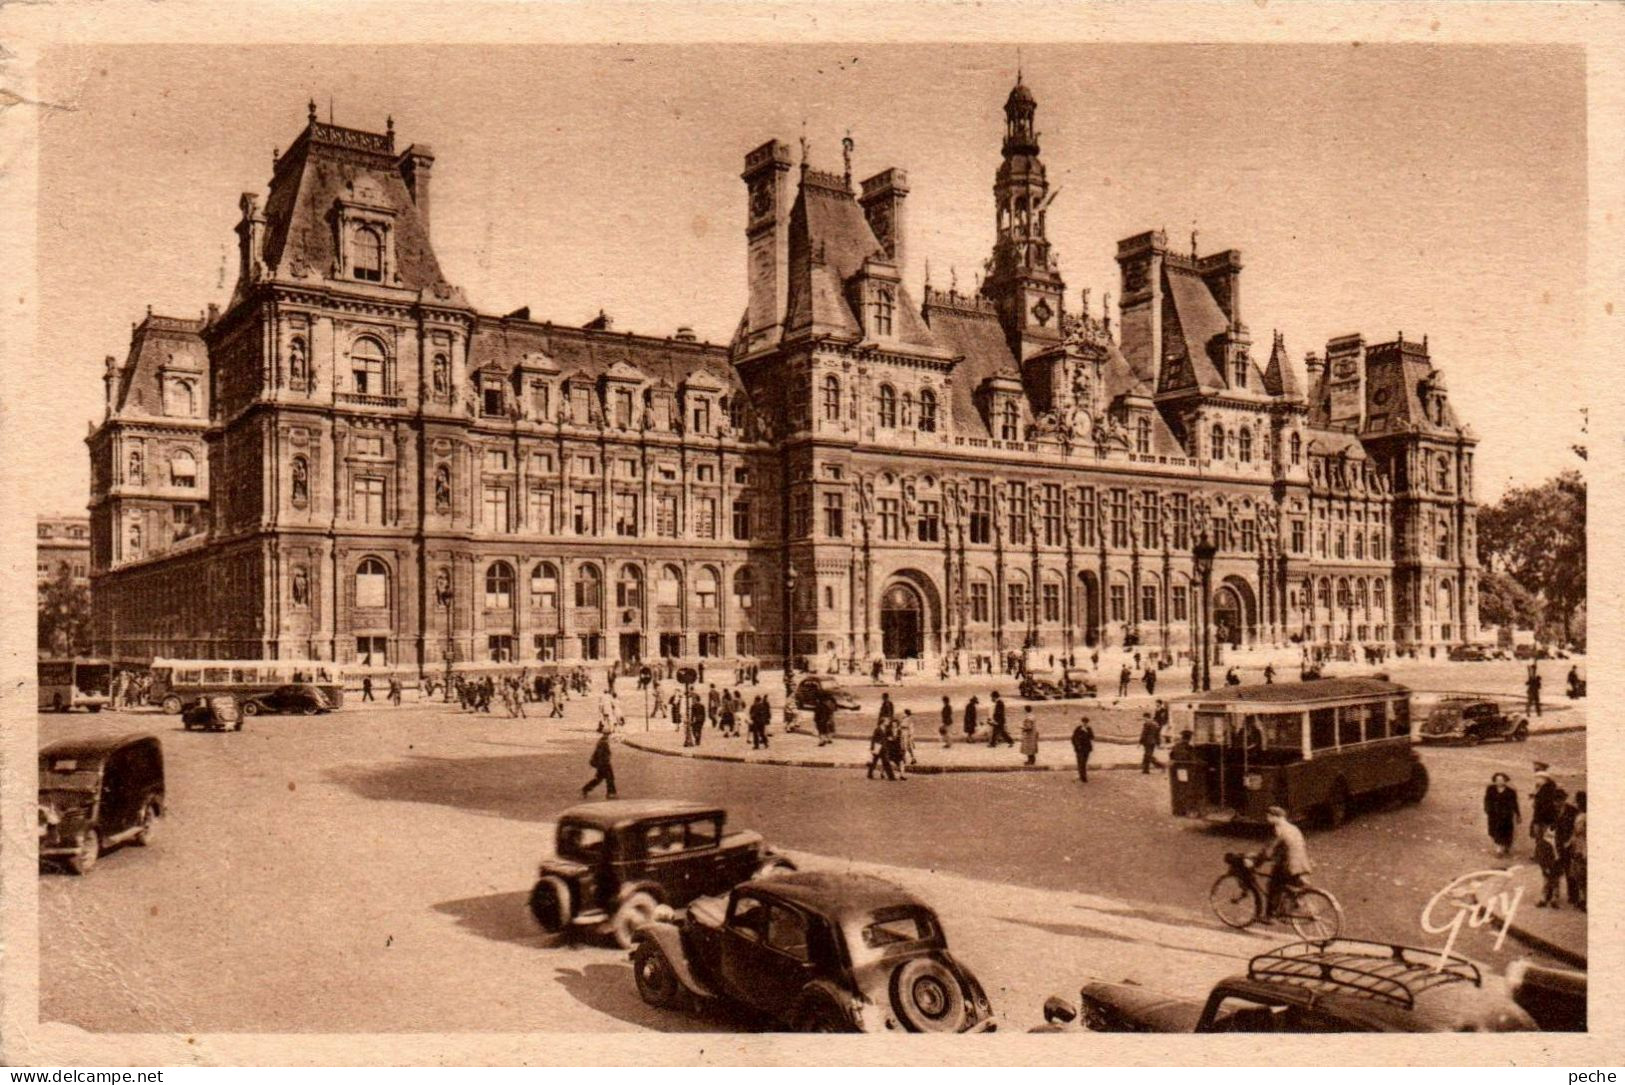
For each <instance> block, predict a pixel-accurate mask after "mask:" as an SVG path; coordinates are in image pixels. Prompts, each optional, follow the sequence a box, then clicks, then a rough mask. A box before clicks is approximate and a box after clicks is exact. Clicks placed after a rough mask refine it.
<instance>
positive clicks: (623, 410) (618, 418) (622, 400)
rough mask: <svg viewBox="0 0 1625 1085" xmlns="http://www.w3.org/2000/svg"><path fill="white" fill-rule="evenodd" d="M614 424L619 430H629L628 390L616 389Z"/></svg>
mask: <svg viewBox="0 0 1625 1085" xmlns="http://www.w3.org/2000/svg"><path fill="white" fill-rule="evenodd" d="M615 424H616V425H617V426H619V427H620V428H621V429H629V428H631V425H632V393H631V391H630V390H629V389H625V388H617V389H616V390H615Z"/></svg>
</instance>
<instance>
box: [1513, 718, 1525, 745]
mask: <svg viewBox="0 0 1625 1085" xmlns="http://www.w3.org/2000/svg"><path fill="white" fill-rule="evenodd" d="M1512 741H1513V742H1528V741H1529V721H1528V720H1519V721H1518V726H1516V727H1514V728H1513V729H1512Z"/></svg>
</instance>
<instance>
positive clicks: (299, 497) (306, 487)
mask: <svg viewBox="0 0 1625 1085" xmlns="http://www.w3.org/2000/svg"><path fill="white" fill-rule="evenodd" d="M309 500H310V469H309V468H308V467H306V466H305V458H304V457H303V456H295V457H294V460H293V503H294V504H295V505H296V506H298V507H299V508H304V507H305V504H306V503H307V502H308V501H309Z"/></svg>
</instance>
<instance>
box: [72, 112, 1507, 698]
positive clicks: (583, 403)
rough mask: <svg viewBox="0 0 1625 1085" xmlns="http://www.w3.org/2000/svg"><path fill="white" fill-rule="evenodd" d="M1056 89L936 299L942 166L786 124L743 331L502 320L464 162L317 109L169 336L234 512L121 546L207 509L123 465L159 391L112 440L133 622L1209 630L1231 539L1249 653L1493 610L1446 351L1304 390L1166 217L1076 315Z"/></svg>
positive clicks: (1334, 352) (1414, 635)
mask: <svg viewBox="0 0 1625 1085" xmlns="http://www.w3.org/2000/svg"><path fill="white" fill-rule="evenodd" d="M1036 108H1037V107H1036V102H1035V101H1034V99H1033V96H1032V95H1031V93H1030V92H1029V91H1028V90H1027V88H1026V87H1024V86H1021V85H1019V84H1018V86H1017V88H1016V90H1014V91H1012V93H1011V95H1010V100H1009V101H1008V102H1007V103H1006V107H1005V114H1006V121H1007V131H1006V136H1005V140H1004V163H1003V165H1001V167H1000V168H999V171H998V174H997V177H996V183H995V200H996V206H995V246H994V252H993V256H992V258H991V259H990V261H989V265H988V270H989V274H988V276H987V279H986V281H985V282H983V283H981V284H979V287H978V289H977V290H976V291H975V292H973V293H970V294H966V293H961V292H960V291H959V290H958V289H957V284H954V286H952V287H950V289H948V290H940V289H935V288H933V287H931V286H929V285H927V287H926V289H925V296H924V298H923V299H922V300H921V304H918V305H916V304H915V303H914V302H913V300H912V299H911V298H910V297H909V292H908V289H907V288H906V287H905V285H904V282H903V274H902V270H903V260H904V259H905V255H906V253H907V252H908V251H909V248H908V245H909V239H908V228H907V216H906V213H905V212H906V209H907V196H908V192H909V183H908V178H907V176H906V175H905V174H904V173H903V171H902V170H897V169H892V170H886V171H883V172H882V173H880V174H877V175H876V176H874V177H871V178H869V179H868V180H866V181H864V182H862V184H861V186H854V184H853V178H852V174H851V165H850V163H851V152H852V147H851V146H850V144H848V145H847V147H846V151H847V154H846V159H847V167H846V170H845V172H844V173H843V174H835V173H829V172H824V171H820V170H816V169H812V168H811V167H810V165H809V164H808V162H807V161H806V151H805V147H803V152H802V161H801V163H800V166H799V171H798V170H797V167H796V165H795V164H794V162H793V156H792V154H791V151H790V149H789V148H788V147H786V146H785V145H784V144H782V143H779V142H778V141H769V142H768V143H766V144H763V145H762V146H761V147H759V148H757V149H756V150H754V151H752V152H751V153H750V154H749V155H747V156H746V158H745V167H744V171H743V173H742V175H741V176H742V179H743V180H744V182H745V184H746V189H747V195H746V247H745V248H746V261H747V264H746V267H747V282H748V284H749V292H750V296H749V298H748V299H747V305H746V308H745V313H744V316H743V318H742V319H741V322H740V326H739V331H738V334H737V335H736V337H735V340H734V342H733V344H732V345H731V346H730V347H726V348H724V347H719V346H712V345H709V344H704V343H699V342H697V341H695V339H694V336H693V335H692V333H688V332H687V331H686V330H679V332H678V334H677V335H675V336H672V337H669V338H655V337H648V336H635V335H630V334H621V333H617V332H615V331H614V330H613V329H612V328H611V326H610V321H609V319H608V318H607V317H604V316H602V315H600V318H599V319H597V320H595V321H593V322H591V323H590V324H588V325H587V326H586V327H583V328H575V327H560V326H555V325H552V324H546V323H538V322H536V321H533V320H531V319H530V317H529V313H528V312H527V311H524V310H521V311H519V312H517V313H512V314H509V315H508V316H505V317H493V316H488V315H484V314H481V313H479V312H477V311H476V310H475V309H474V308H473V307H472V306H471V305H470V304H469V303H468V301H467V300H466V299H465V298H464V296H463V294H462V292H461V291H460V290H459V289H458V288H457V287H455V286H453V285H452V284H450V283H448V282H447V281H446V280H445V278H444V276H443V275H442V274H441V272H440V268H439V265H438V263H437V261H436V259H435V256H434V253H433V249H432V247H431V246H430V244H429V214H428V212H429V202H428V193H429V180H430V175H431V172H432V166H433V162H434V156H433V154H432V152H431V151H429V149H428V148H425V147H422V146H421V145H419V146H413V147H410V148H408V149H407V150H406V151H404V152H400V153H397V152H396V151H395V149H394V132H393V125H391V126H389V128H388V130H387V131H386V132H385V133H384V134H381V135H380V134H378V133H369V132H360V131H355V130H351V129H341V128H336V127H334V126H331V125H324V124H320V123H318V122H317V121H316V120H315V119H314V116H312V117H311V119H310V122H309V124H308V125H307V127H306V129H305V131H304V132H303V133H302V134H301V135H300V137H299V139H298V140H297V141H296V142H295V144H294V145H293V147H292V148H290V149H289V151H288V152H287V153H286V154H285V155H283V156H281V157H280V158H279V160H278V162H277V165H276V169H275V176H274V177H273V179H272V182H271V186H270V192H269V194H268V198H267V199H266V200H265V201H264V203H263V205H262V203H261V201H260V199H259V197H258V196H257V195H254V194H250V195H245V196H244V197H243V199H242V201H241V209H242V221H241V223H240V225H239V227H238V234H239V243H240V245H239V247H240V254H241V260H240V273H239V282H238V285H237V289H236V292H235V294H234V296H233V298H232V301H231V303H230V304H229V305H228V307H227V308H226V309H225V311H224V312H220V313H212V314H211V315H210V316H209V318H208V319H207V320H206V321H205V322H202V323H197V324H193V323H189V322H169V323H174V324H176V325H180V324H186V325H187V326H186V327H185V328H179V327H177V328H175V329H169V328H168V327H167V324H155V323H154V322H155V321H157V322H163V319H164V318H153V317H149V320H148V322H147V324H146V325H143V326H142V327H143V328H145V329H146V333H145V334H146V335H147V336H148V337H154V336H157V335H158V333H160V332H163V333H164V334H166V335H167V334H170V332H171V331H174V333H175V334H184V336H185V337H187V339H188V341H189V342H190V343H192V344H193V345H194V348H195V350H194V351H193V353H194V354H195V355H196V356H198V357H201V356H203V355H204V354H206V357H207V367H208V373H209V375H210V381H209V386H210V389H211V392H210V395H209V402H208V403H207V406H206V410H207V418H206V420H205V419H203V418H199V419H197V420H196V422H195V424H194V423H190V422H189V423H188V424H187V426H186V427H183V428H184V430H185V432H186V433H187V434H189V435H191V437H190V439H195V440H198V441H199V442H201V443H205V444H206V446H207V456H206V466H205V464H204V458H203V457H201V456H200V457H199V460H198V462H199V467H198V478H199V480H200V484H203V483H204V481H205V480H206V481H207V483H210V484H212V485H208V486H207V488H206V489H202V490H201V493H206V494H208V495H209V498H210V500H209V502H208V508H209V511H210V514H209V517H208V533H207V537H206V540H204V541H202V542H200V543H194V544H191V546H190V547H183V552H181V553H176V554H167V555H166V554H156V553H154V552H153V551H152V550H151V549H150V548H149V547H148V546H147V545H146V544H145V543H143V546H142V548H141V549H140V550H139V551H138V550H134V549H131V548H130V547H128V546H125V545H122V544H121V539H122V538H123V537H122V536H121V534H120V531H119V528H120V527H121V526H125V521H123V520H121V519H120V515H121V514H122V513H124V512H125V511H127V510H128V509H130V508H134V507H135V504H134V500H135V498H136V497H137V496H140V497H141V498H142V499H143V500H145V499H155V498H158V497H162V498H164V499H171V498H174V497H175V496H176V495H174V494H173V493H171V492H169V491H165V492H163V493H162V494H149V493H147V492H146V491H145V490H136V489H131V488H130V486H131V483H130V482H129V480H128V479H127V478H118V477H117V476H116V472H117V470H118V466H117V465H118V464H120V463H122V462H123V461H122V459H120V457H123V456H126V455H127V452H128V449H127V448H126V445H127V444H128V443H129V442H130V441H131V440H133V439H134V435H135V434H136V433H137V432H141V433H142V434H146V433H148V432H149V431H148V430H142V429H140V427H141V426H144V425H147V420H146V416H145V415H144V414H142V409H141V407H140V404H139V403H137V404H135V405H131V404H130V403H129V397H128V396H122V397H118V398H115V397H112V396H111V395H110V410H109V418H108V420H107V421H106V422H105V423H104V424H103V426H102V427H101V428H100V429H98V430H97V431H96V433H95V434H94V435H93V436H92V437H91V447H92V459H93V464H94V465H96V466H95V471H96V475H95V481H94V482H93V491H94V492H93V497H92V504H93V510H96V509H100V510H105V511H102V512H93V519H94V521H95V524H96V534H97V544H96V548H95V568H96V607H97V615H98V624H97V636H98V641H99V647H100V648H101V649H102V650H105V651H107V652H108V653H109V654H112V655H114V656H117V657H120V658H140V657H143V656H150V655H154V654H181V655H205V656H225V657H232V656H246V657H254V656H266V655H280V656H285V657H292V656H301V657H302V656H315V657H320V658H333V659H338V660H340V661H345V662H350V663H358V664H371V665H374V666H388V667H392V668H393V667H405V668H421V669H427V670H436V669H439V668H440V667H441V666H443V665H444V663H445V661H446V660H447V658H448V657H449V658H451V659H452V660H455V661H465V660H483V659H504V660H516V661H537V660H542V661H549V660H557V661H563V662H573V661H578V660H608V659H611V658H624V659H632V658H641V659H645V660H647V659H654V658H658V657H662V656H675V657H679V658H684V659H694V658H708V657H711V658H714V657H735V656H751V657H763V658H770V659H772V658H777V657H778V656H780V655H781V654H782V652H783V651H784V650H785V649H786V647H787V646H789V645H791V644H793V650H794V651H795V653H796V654H797V655H798V656H805V657H808V658H809V659H812V660H816V661H817V662H818V664H819V665H823V664H824V663H825V662H826V661H827V660H828V659H829V658H830V657H834V658H838V659H840V660H843V661H845V660H853V659H857V660H867V659H869V658H872V657H873V656H875V655H877V654H884V655H886V656H888V657H910V656H920V657H935V656H938V655H939V654H941V653H944V652H953V651H965V652H978V653H988V652H999V651H1012V650H1017V649H1021V648H1035V649H1039V650H1042V651H1049V652H1055V653H1058V654H1064V653H1067V652H1077V651H1087V650H1088V649H1089V648H1090V647H1091V646H1096V645H1105V646H1137V647H1141V648H1144V649H1147V650H1152V651H1154V652H1166V653H1167V654H1168V655H1170V656H1178V655H1179V654H1180V653H1181V652H1182V651H1185V650H1187V649H1188V646H1189V645H1190V644H1191V643H1192V641H1193V637H1192V629H1193V623H1194V621H1195V620H1196V618H1197V616H1198V612H1199V609H1200V600H1199V599H1198V598H1197V591H1198V589H1197V587H1196V585H1195V584H1194V583H1193V579H1192V577H1193V569H1192V557H1191V547H1192V545H1193V544H1194V543H1195V542H1196V541H1197V540H1198V539H1199V538H1201V537H1202V536H1203V535H1204V534H1205V535H1206V536H1207V537H1208V538H1210V539H1212V540H1213V541H1214V542H1215V543H1217V545H1218V547H1219V552H1218V557H1217V560H1216V562H1215V568H1214V572H1213V576H1212V587H1213V597H1212V603H1213V615H1214V619H1215V626H1216V629H1217V631H1218V638H1219V639H1220V640H1221V641H1222V642H1224V643H1226V644H1230V645H1253V646H1281V647H1286V646H1290V645H1293V644H1296V643H1302V644H1311V645H1318V646H1322V647H1326V648H1328V649H1335V650H1336V651H1339V652H1350V651H1353V650H1355V649H1356V648H1358V647H1359V646H1362V645H1363V646H1383V647H1396V646H1397V647H1401V648H1423V649H1428V648H1434V647H1437V646H1439V645H1444V644H1452V643H1458V642H1460V641H1462V640H1464V639H1471V638H1473V637H1474V636H1475V635H1476V575H1477V574H1476V570H1475V568H1474V563H1473V560H1472V553H1473V551H1472V546H1471V538H1472V533H1473V515H1474V505H1473V501H1472V483H1471V461H1472V448H1473V437H1472V435H1471V433H1470V432H1469V431H1468V430H1467V429H1466V428H1465V427H1463V426H1461V425H1460V424H1458V423H1457V422H1456V420H1455V418H1454V416H1453V415H1452V414H1451V411H1450V407H1449V403H1448V398H1447V396H1446V394H1445V390H1444V384H1443V381H1442V378H1441V377H1440V376H1439V374H1438V373H1437V371H1436V370H1434V369H1433V368H1432V366H1431V363H1430V362H1429V360H1428V357H1427V353H1426V349H1425V344H1416V343H1414V342H1412V341H1407V340H1404V339H1403V337H1401V338H1400V339H1399V340H1396V341H1395V342H1393V343H1387V344H1381V345H1375V346H1367V345H1366V344H1365V343H1364V341H1363V340H1361V339H1360V338H1359V337H1357V336H1356V337H1345V338H1343V339H1338V340H1333V341H1332V343H1331V344H1328V347H1327V359H1326V361H1325V362H1322V361H1321V360H1320V359H1318V358H1316V357H1315V356H1313V355H1311V356H1310V360H1309V363H1308V374H1307V377H1308V380H1307V383H1306V382H1305V381H1304V379H1303V378H1302V377H1300V376H1299V375H1298V370H1297V367H1296V366H1295V365H1294V363H1293V362H1292V361H1291V360H1290V358H1289V357H1288V356H1287V352H1286V347H1285V344H1284V343H1283V342H1282V340H1281V338H1280V336H1279V335H1277V336H1275V338H1274V342H1273V345H1272V350H1271V352H1270V356H1269V358H1268V360H1267V362H1263V363H1261V362H1260V361H1258V360H1257V359H1255V358H1254V357H1253V356H1252V340H1251V337H1250V334H1249V332H1248V330H1247V327H1246V325H1245V324H1244V323H1243V322H1242V319H1241V307H1240V306H1241V300H1240V299H1241V294H1240V272H1241V257H1240V254H1239V253H1236V252H1234V251H1227V252H1222V253H1218V254H1215V255H1210V256H1201V255H1199V254H1198V253H1197V252H1196V251H1195V244H1194V241H1195V239H1194V238H1193V245H1192V250H1193V251H1192V252H1191V253H1190V254H1189V255H1188V256H1187V255H1183V254H1178V253H1174V252H1172V251H1170V250H1169V247H1168V244H1167V239H1166V237H1165V236H1164V235H1163V234H1161V233H1157V232H1153V233H1147V234H1141V235H1139V236H1137V237H1134V238H1130V239H1128V240H1126V241H1124V242H1122V243H1121V244H1120V245H1119V247H1118V254H1117V258H1118V262H1119V264H1120V266H1121V273H1122V279H1121V283H1120V284H1119V287H1120V291H1121V292H1120V294H1119V297H1120V298H1121V299H1122V301H1121V307H1120V312H1119V315H1118V318H1117V322H1116V324H1115V326H1114V324H1113V319H1112V313H1111V305H1110V302H1109V299H1108V301H1107V304H1106V305H1105V307H1104V310H1103V311H1102V312H1101V313H1100V314H1099V315H1096V314H1095V313H1092V312H1090V311H1089V305H1088V300H1087V298H1088V295H1087V293H1085V294H1084V302H1083V304H1082V306H1081V307H1080V310H1079V311H1077V312H1070V311H1068V308H1067V302H1066V291H1065V286H1064V282H1063V280H1062V278H1061V273H1060V268H1059V262H1058V260H1057V257H1056V254H1055V253H1054V252H1053V250H1052V248H1051V246H1050V243H1049V241H1048V238H1047V221H1046V220H1047V216H1048V214H1049V208H1050V205H1051V202H1052V200H1053V193H1052V192H1051V191H1050V189H1049V188H1048V184H1047V180H1046V179H1045V173H1044V166H1043V163H1042V161H1041V160H1040V158H1039V146H1038V139H1037V134H1036V131H1035V130H1034V127H1033V121H1034V116H1035V112H1036ZM141 334H142V333H141V332H140V331H139V330H138V337H139V336H140V335H141ZM132 353H133V354H134V353H136V352H135V351H133V352H132ZM174 368H175V370H176V374H177V375H178V374H179V373H180V372H182V370H181V368H180V367H179V366H178V365H177V366H175V367H174ZM165 372H166V373H167V372H168V371H167V370H166V371H165ZM165 379H168V378H167V377H166V378H165ZM177 379H178V377H177ZM113 383H116V381H114V380H113V378H112V377H111V376H110V388H111V387H112V384H113ZM166 402H167V401H166ZM142 439H143V441H145V442H148V443H146V444H143V446H142V447H143V449H151V448H152V446H151V444H150V441H151V438H150V437H147V436H144V437H143V438H142ZM167 449H168V446H167V445H166V446H164V451H156V450H155V451H148V452H145V453H144V454H146V455H152V454H159V455H165V454H168V452H167ZM142 485H145V482H143V483H142ZM786 614H788V615H790V621H789V623H788V625H789V627H790V630H791V633H792V637H790V638H787V637H786V635H785V634H786V625H787V623H786V622H785V621H784V615H786Z"/></svg>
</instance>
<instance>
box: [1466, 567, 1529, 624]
mask: <svg viewBox="0 0 1625 1085" xmlns="http://www.w3.org/2000/svg"><path fill="white" fill-rule="evenodd" d="M1542 611H1543V608H1542V605H1541V601H1540V596H1538V595H1536V594H1535V593H1534V592H1532V591H1530V590H1529V589H1528V588H1526V587H1524V586H1523V585H1522V584H1520V583H1519V582H1518V581H1517V580H1514V579H1513V578H1512V576H1511V575H1510V574H1508V573H1505V572H1502V571H1500V570H1498V569H1486V570H1485V571H1484V573H1483V575H1481V576H1480V577H1479V578H1478V616H1479V618H1480V619H1481V620H1483V621H1484V622H1486V623H1488V624H1490V625H1504V626H1507V627H1508V628H1511V629H1534V628H1536V627H1538V626H1539V625H1540V622H1541V618H1542V617H1543V616H1544V615H1543V613H1542Z"/></svg>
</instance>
